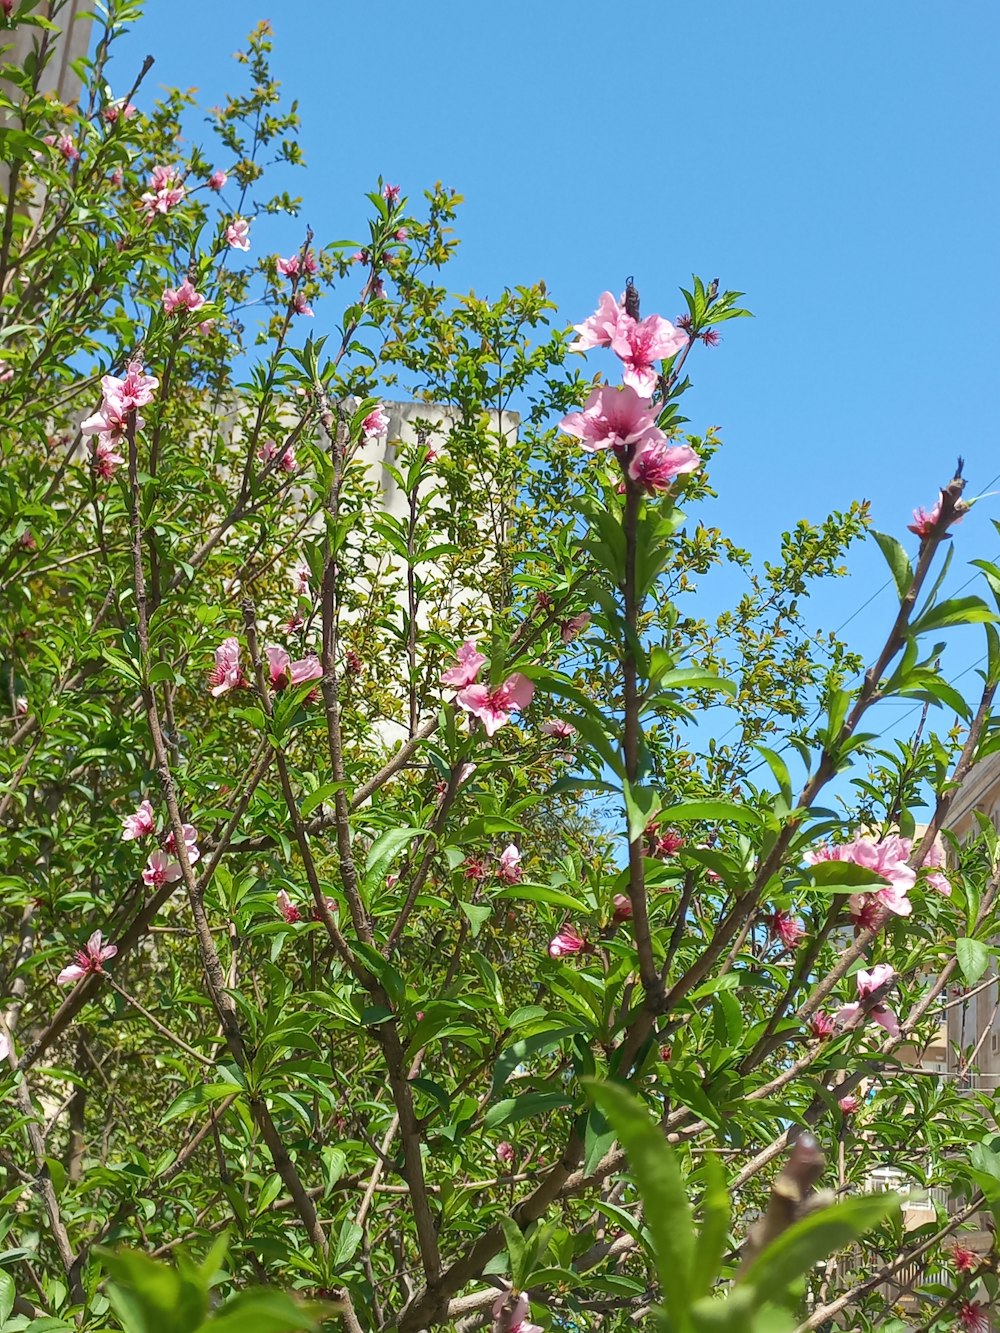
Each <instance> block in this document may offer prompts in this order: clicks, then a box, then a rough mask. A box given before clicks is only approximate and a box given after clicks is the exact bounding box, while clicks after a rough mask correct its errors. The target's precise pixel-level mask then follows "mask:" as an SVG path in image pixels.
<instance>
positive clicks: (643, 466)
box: [559, 292, 700, 492]
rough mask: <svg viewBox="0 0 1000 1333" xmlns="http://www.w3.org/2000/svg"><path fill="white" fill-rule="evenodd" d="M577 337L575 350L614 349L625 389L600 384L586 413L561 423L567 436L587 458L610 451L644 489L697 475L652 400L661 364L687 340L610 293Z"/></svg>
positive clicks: (690, 455)
mask: <svg viewBox="0 0 1000 1333" xmlns="http://www.w3.org/2000/svg"><path fill="white" fill-rule="evenodd" d="M575 328H576V331H577V333H578V335H579V336H578V337H577V339H576V341H575V342H573V343H571V344H570V351H574V352H583V351H588V350H589V349H590V348H592V347H610V348H611V350H612V351H613V352H614V353H615V354H616V356H617V357H618V358H619V360H620V361H621V362H622V379H623V381H624V383H623V385H622V386H621V387H620V388H615V387H613V386H612V385H610V384H601V385H598V386H597V387H596V388H595V389H593V391H592V392H591V394H590V396H589V397H588V399H587V401H586V403H585V404H584V406H583V410H582V411H580V412H570V413H569V414H568V415H567V416H565V417H563V419H562V421H561V422H560V423H559V424H560V426H561V428H562V430H564V431H565V432H566V434H567V435H574V436H576V437H577V439H579V441H580V444H581V447H582V448H583V449H585V450H587V452H588V453H595V452H598V451H603V450H611V451H613V452H614V453H615V455H616V456H617V457H618V458H619V459H620V461H621V462H622V464H623V466H624V467H625V468H626V469H627V472H628V475H629V477H630V478H631V480H632V481H633V482H635V483H637V484H638V485H640V486H642V487H643V489H644V490H646V491H650V492H655V491H664V490H666V489H667V488H668V487H669V486H670V484H671V482H672V481H673V480H674V478H675V477H677V476H680V475H682V474H683V473H686V472H693V471H694V470H695V469H696V468H697V467H698V466H699V463H700V459H699V458H698V455H697V454H696V453H695V451H694V450H693V449H692V448H691V447H690V446H689V445H686V444H685V445H675V444H671V443H670V441H669V440H668V438H667V436H666V435H665V434H664V433H663V431H662V430H660V428H659V426H658V425H657V412H656V409H655V407H654V406H653V405H652V403H651V401H650V399H651V398H652V395H653V394H654V392H655V391H656V386H657V383H658V381H659V372H658V371H657V369H656V365H657V362H659V361H662V360H665V359H667V358H669V357H672V356H675V355H676V354H677V352H679V351H680V350H681V348H682V347H684V345H685V344H686V343H687V341H688V335H687V334H686V333H685V332H684V331H683V330H682V329H678V328H676V327H675V326H674V325H673V324H671V323H670V321H669V320H668V319H664V318H663V317H662V316H661V315H650V316H648V318H646V319H644V320H637V319H635V318H633V316H632V315H630V314H629V313H628V311H627V310H626V309H625V307H624V300H623V301H621V302H619V301H616V300H615V298H614V296H613V295H612V294H611V292H604V293H603V295H602V296H601V300H600V304H599V306H598V308H597V311H596V312H595V313H594V314H593V315H591V316H590V318H589V319H586V320H584V322H583V323H582V324H577V325H575Z"/></svg>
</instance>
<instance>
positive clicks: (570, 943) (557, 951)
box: [549, 921, 588, 958]
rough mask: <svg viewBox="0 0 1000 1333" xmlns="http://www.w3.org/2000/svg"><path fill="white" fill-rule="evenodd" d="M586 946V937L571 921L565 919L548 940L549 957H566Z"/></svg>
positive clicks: (582, 949) (579, 951)
mask: <svg viewBox="0 0 1000 1333" xmlns="http://www.w3.org/2000/svg"><path fill="white" fill-rule="evenodd" d="M587 948H588V945H587V941H586V939H585V938H584V937H583V936H582V935H581V934H580V932H579V931H578V930H577V928H576V926H574V924H573V923H572V921H566V922H564V923H563V925H561V926H560V927H559V930H558V931H557V932H556V934H555V935H554V936H553V937H552V939H551V940H550V941H549V957H550V958H568V957H570V956H571V955H573V954H576V953H581V952H583V951H584V950H586V949H587Z"/></svg>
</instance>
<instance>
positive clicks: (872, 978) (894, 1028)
mask: <svg viewBox="0 0 1000 1333" xmlns="http://www.w3.org/2000/svg"><path fill="white" fill-rule="evenodd" d="M895 975H896V974H895V972H894V971H893V969H892V968H891V967H890V966H889V964H888V963H877V964H876V966H875V967H873V968H872V970H871V971H870V972H866V971H865V970H864V968H862V969H861V970H860V971H859V972H858V974H857V977H856V978H855V982H856V985H857V988H858V1000H856V1001H854V1000H852V1001H851V1002H850V1003H848V1004H842V1005H841V1006H840V1008H839V1009H838V1010H837V1012H836V1014H835V1015H834V1018H835V1019H836V1021H837V1022H839V1023H848V1022H851V1021H852V1020H853V1019H854V1016H855V1014H857V1013H858V1011H859V1010H860V1009H861V1004H860V1001H861V1000H864V999H867V997H868V996H870V995H872V994H873V993H874V992H875V991H877V990H878V989H879V988H880V987H882V986H885V985H886V984H887V983H888V982H890V981H892V980H893V978H894V977H895ZM867 1013H868V1017H869V1018H871V1019H873V1020H874V1021H875V1022H876V1023H878V1025H879V1026H880V1027H882V1028H884V1029H885V1030H886V1032H888V1034H889V1036H890V1037H898V1036H899V1020H898V1019H897V1017H896V1015H895V1014H894V1013H893V1011H892V1010H891V1009H890V1008H889V1006H888V1005H887V1004H885V1003H883V1002H882V1001H881V1000H879V1001H878V1002H877V1003H876V1004H874V1005H871V1006H870V1007H869V1008H868V1011H867Z"/></svg>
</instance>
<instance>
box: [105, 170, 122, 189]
mask: <svg viewBox="0 0 1000 1333" xmlns="http://www.w3.org/2000/svg"><path fill="white" fill-rule="evenodd" d="M124 180H125V173H124V171H122V169H121V167H115V169H114V171H113V172H112V173H111V175H110V176H109V177H108V182H109V184H111V185H112V186H114V188H115V189H116V190H117V189H118V188H119V187H120V186H121V184H122V182H123V181H124Z"/></svg>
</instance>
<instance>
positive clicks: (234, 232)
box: [226, 218, 250, 250]
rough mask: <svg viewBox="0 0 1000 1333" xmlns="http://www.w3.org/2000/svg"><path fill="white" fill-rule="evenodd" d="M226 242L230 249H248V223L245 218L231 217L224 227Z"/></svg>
mask: <svg viewBox="0 0 1000 1333" xmlns="http://www.w3.org/2000/svg"><path fill="white" fill-rule="evenodd" d="M226 244H227V245H228V246H229V248H230V249H231V250H249V249H250V223H249V222H248V221H247V219H246V218H233V220H232V222H230V224H229V226H228V227H227V228H226Z"/></svg>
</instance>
